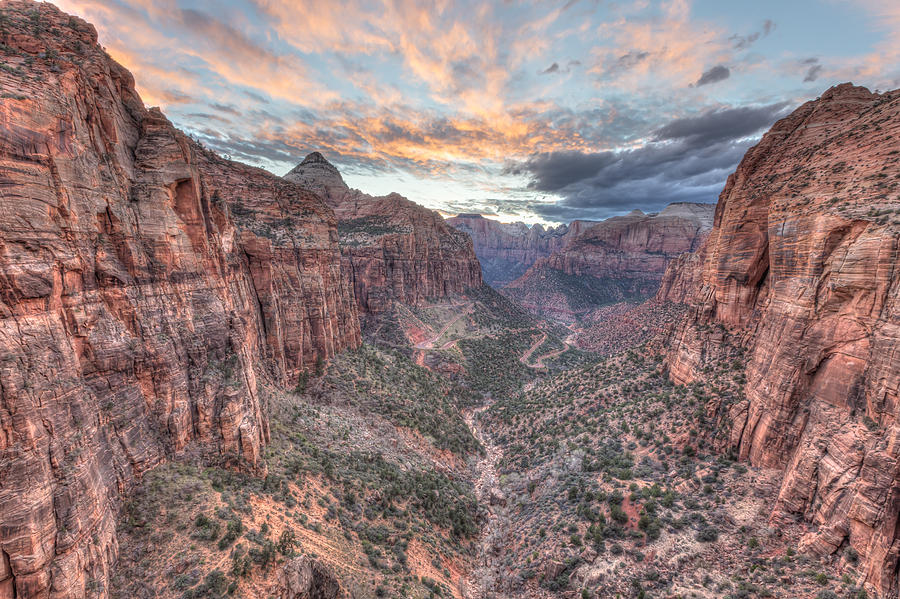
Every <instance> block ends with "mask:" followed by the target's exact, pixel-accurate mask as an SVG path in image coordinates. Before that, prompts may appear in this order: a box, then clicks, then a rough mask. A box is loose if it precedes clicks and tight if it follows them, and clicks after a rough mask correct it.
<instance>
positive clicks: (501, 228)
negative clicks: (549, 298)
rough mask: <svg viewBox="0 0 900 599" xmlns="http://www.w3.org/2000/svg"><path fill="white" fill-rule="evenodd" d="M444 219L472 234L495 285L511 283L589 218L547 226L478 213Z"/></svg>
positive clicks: (577, 230) (475, 246) (488, 280)
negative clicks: (516, 221) (505, 220)
mask: <svg viewBox="0 0 900 599" xmlns="http://www.w3.org/2000/svg"><path fill="white" fill-rule="evenodd" d="M447 222H448V223H449V224H450V225H451V226H453V227H455V228H456V229H459V230H460V231H462V232H463V233H467V234H468V235H469V236H470V237H471V238H472V244H473V246H474V248H475V254H476V255H477V256H478V261H479V262H481V266H482V269H483V270H484V276H485V280H486V281H487V282H488V283H490V284H491V285H494V286H495V287H502V286H504V285H506V284H508V283H511V282H512V281H514V280H515V279H517V278H518V277H520V276H521V275H523V274H524V273H525V271H526V270H528V268H529V267H531V265H532V264H534V263H535V262H536V261H538V260H539V259H541V258H546V257H547V256H549V255H550V254H552V253H553V252H555V251H557V250H559V249H561V248H562V247H563V246H564V245H565V244H566V242H567V241H568V240H569V239H571V238H572V237H574V236H576V235H577V234H578V233H580V232H581V231H583V230H584V229H585V228H587V227H588V226H590V225H591V224H593V223H591V222H589V221H575V222H573V223H572V224H570V225H559V226H558V227H547V228H546V229H545V228H544V227H543V226H542V225H540V224H536V225H534V226H531V227H529V226H528V225H526V224H525V223H501V222H500V221H497V220H494V219H491V218H486V217H484V216H482V215H480V214H460V215H457V216H454V217H451V218H448V219H447Z"/></svg>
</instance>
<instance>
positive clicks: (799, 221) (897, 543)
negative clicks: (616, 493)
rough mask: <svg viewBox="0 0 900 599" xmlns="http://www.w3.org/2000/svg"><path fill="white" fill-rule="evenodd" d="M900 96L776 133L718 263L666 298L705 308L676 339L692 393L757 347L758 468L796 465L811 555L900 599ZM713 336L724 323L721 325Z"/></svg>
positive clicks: (848, 100)
mask: <svg viewBox="0 0 900 599" xmlns="http://www.w3.org/2000/svg"><path fill="white" fill-rule="evenodd" d="M898 139H900V92H897V91H895V92H889V93H886V94H880V95H879V94H872V93H870V92H869V91H868V90H866V89H864V88H860V87H853V86H852V85H850V84H844V85H840V86H838V87H835V88H832V89H830V90H828V91H827V92H826V93H825V94H823V95H822V97H821V98H820V99H818V100H816V101H813V102H808V103H806V104H804V105H803V106H801V107H800V108H798V109H797V110H796V111H795V112H794V113H793V114H791V115H790V116H788V117H787V118H785V119H783V120H781V121H779V122H778V123H776V124H775V125H774V126H773V128H772V129H771V130H770V131H769V132H768V133H767V134H766V135H765V136H764V137H763V139H762V141H761V142H760V143H759V145H757V146H756V147H755V148H753V149H751V150H750V151H749V152H748V153H747V155H746V156H745V157H744V159H743V161H742V162H741V164H740V166H739V167H738V169H737V171H736V172H735V173H734V174H733V175H731V176H730V177H729V179H728V182H727V184H726V186H725V189H724V191H723V192H722V194H721V196H720V198H719V203H718V206H717V208H716V217H715V227H714V228H713V231H712V232H711V234H710V237H709V239H708V241H707V242H706V244H705V247H704V251H703V253H701V254H700V255H698V256H697V257H695V258H693V259H690V260H687V259H686V260H682V261H680V262H677V263H676V264H675V266H674V268H675V269H678V270H684V271H692V272H680V273H679V272H673V273H670V275H667V277H666V280H671V281H678V280H680V281H694V283H689V284H688V288H689V287H690V285H693V290H694V292H693V293H684V292H683V291H680V290H683V289H685V286H684V285H680V286H679V285H667V286H665V287H664V288H663V290H662V291H661V293H660V299H673V300H676V301H678V300H685V299H687V300H688V302H689V304H690V306H691V308H690V310H689V314H688V316H687V318H685V319H684V320H683V321H682V322H681V323H680V324H679V325H678V326H677V327H676V329H675V331H674V333H673V334H672V336H671V339H670V341H669V342H670V347H671V349H670V351H669V356H668V367H669V371H670V374H671V377H672V378H673V379H674V380H675V381H677V382H689V381H693V380H702V377H703V375H702V369H703V367H704V366H705V365H706V364H709V363H710V362H711V361H714V360H716V358H717V355H718V353H719V352H720V350H721V347H722V341H721V340H722V338H723V334H722V332H721V331H722V327H724V329H725V336H727V337H729V338H731V339H733V340H737V342H739V343H741V344H743V345H744V347H745V348H746V350H747V355H748V361H747V365H746V374H747V384H746V388H745V394H746V399H745V400H744V401H742V402H739V403H737V404H735V405H733V406H731V407H730V411H729V413H728V414H727V417H728V420H729V421H730V422H731V423H732V434H731V441H730V442H731V444H732V445H733V447H734V448H736V449H737V451H738V453H739V455H740V457H741V458H743V459H747V460H749V461H750V462H751V463H753V464H755V465H759V466H767V467H779V468H783V469H784V478H783V481H782V484H781V489H780V493H779V497H778V501H777V504H776V505H775V506H774V510H773V516H772V518H773V521H774V522H778V521H780V519H782V518H785V517H791V516H799V517H801V518H802V519H803V520H804V521H805V522H807V523H808V525H809V532H808V534H807V535H806V536H805V537H804V538H803V541H802V547H801V548H802V549H805V550H808V551H811V552H814V553H816V554H820V555H828V554H833V555H835V557H836V559H842V560H850V561H851V562H852V561H853V556H854V554H853V552H850V551H846V548H847V547H852V548H853V550H854V551H855V552H856V554H858V556H859V558H858V559H859V563H858V571H859V572H860V579H861V580H860V581H865V582H866V583H867V584H870V585H872V586H873V587H874V588H875V589H876V590H877V591H879V592H880V593H883V594H886V595H889V596H894V597H896V596H897V586H898V567H900V562H898V555H900V528H898V515H900V425H898V417H900V403H898V393H900V391H898V390H900V283H898V281H900V276H898V274H900V273H898V267H900V193H898V192H900V145H898V141H897V140H898ZM710 325H721V327H718V326H710Z"/></svg>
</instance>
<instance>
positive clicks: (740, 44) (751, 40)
mask: <svg viewBox="0 0 900 599" xmlns="http://www.w3.org/2000/svg"><path fill="white" fill-rule="evenodd" d="M775 27H776V25H775V21H773V20H771V19H766V20H765V21H763V24H762V29H760V30H759V31H754V32H753V33H751V34H750V35H737V34H735V35H732V36H731V37H730V38H728V39H729V40H730V41H731V42H732V43H733V44H734V49H735V50H746V49H747V48H749V47H750V46H752V45H753V44H755V43H756V42H757V41H758V40H760V39H762V38H764V37H767V36H768V35H769V34H770V33H772V32H773V31H775Z"/></svg>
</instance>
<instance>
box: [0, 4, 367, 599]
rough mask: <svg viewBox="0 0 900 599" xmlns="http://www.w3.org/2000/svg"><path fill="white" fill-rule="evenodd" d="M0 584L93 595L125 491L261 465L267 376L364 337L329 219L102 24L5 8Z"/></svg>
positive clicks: (288, 380)
mask: <svg viewBox="0 0 900 599" xmlns="http://www.w3.org/2000/svg"><path fill="white" fill-rule="evenodd" d="M2 10H3V27H2V29H0V41H2V46H0V53H2V55H3V61H4V69H3V70H2V71H0V90H2V98H0V198H2V199H0V205H2V208H3V209H2V211H0V481H2V482H0V597H28V598H41V597H44V598H47V597H59V598H62V597H66V598H69V597H84V596H87V595H91V596H96V595H99V596H104V595H105V594H106V590H105V581H106V580H107V575H108V572H109V568H110V564H112V563H113V562H114V560H115V558H116V553H117V546H116V538H115V524H116V515H117V513H118V510H119V507H120V504H121V498H122V497H123V495H124V494H125V493H127V491H128V489H129V488H130V487H131V485H132V483H133V482H134V481H135V480H136V479H138V478H140V477H141V475H142V473H144V472H146V471H147V470H148V469H150V468H153V467H154V466H156V465H157V464H159V463H160V462H162V461H164V460H167V459H170V458H172V457H175V456H184V455H194V454H196V455H198V456H205V457H206V458H207V459H211V460H215V461H217V462H222V461H224V462H226V463H231V464H234V465H240V466H242V467H245V468H248V469H250V470H256V471H259V470H261V469H262V468H263V462H262V460H261V452H262V448H263V446H264V444H265V443H266V441H267V438H268V428H267V426H268V425H267V419H266V415H265V406H263V405H261V402H260V399H259V396H258V394H257V380H258V379H259V377H267V378H269V379H271V380H272V381H274V382H276V383H280V384H285V385H290V384H292V383H293V382H294V380H295V379H296V377H297V375H298V373H299V372H300V371H302V370H304V369H307V368H309V367H310V365H312V364H314V363H315V362H316V361H317V360H319V359H324V358H327V357H329V356H331V355H333V354H334V353H335V352H336V351H340V350H341V349H342V348H345V347H352V346H355V345H357V344H358V343H359V340H360V339H359V324H358V320H357V316H356V311H355V306H354V301H353V293H352V288H351V287H350V285H349V284H348V282H347V281H346V278H345V277H344V275H343V274H342V271H341V264H340V260H341V256H340V249H339V247H338V231H337V223H336V220H335V218H334V215H333V213H332V211H331V210H330V209H329V208H328V207H327V206H326V205H325V204H324V203H323V202H322V201H321V200H320V199H319V198H318V197H317V196H315V195H313V194H311V193H309V192H307V191H305V190H303V189H301V188H299V187H298V186H296V185H293V184H291V183H288V182H286V181H284V180H282V179H280V178H278V177H275V176H273V175H270V174H268V173H266V172H264V171H261V170H258V169H253V168H249V167H246V166H242V165H239V164H236V163H233V162H229V161H225V160H222V159H221V158H218V157H217V156H215V155H213V154H211V153H208V152H206V151H204V150H203V149H202V148H201V147H200V146H199V145H198V144H196V143H195V142H193V141H191V140H190V139H189V138H188V137H186V136H185V135H183V134H182V133H180V132H178V131H177V130H175V129H174V128H173V127H172V126H171V124H170V123H169V122H168V121H167V120H166V119H165V117H163V115H162V114H161V113H160V112H159V111H157V110H149V111H148V110H147V109H145V108H144V105H143V103H142V101H141V99H140V98H139V97H138V95H137V93H136V92H135V89H134V81H133V79H132V77H131V75H130V74H129V73H128V72H127V71H126V70H125V69H124V68H122V67H121V66H119V65H118V64H116V63H115V62H114V61H113V60H111V59H110V58H109V57H108V56H107V55H106V54H105V52H104V51H103V50H102V49H101V48H100V47H99V46H98V45H97V34H96V32H95V30H94V28H93V27H92V26H90V25H88V24H87V23H85V22H83V21H81V20H80V19H77V18H74V17H69V16H67V15H65V14H63V13H61V12H60V11H58V10H57V9H56V8H54V7H53V6H52V5H49V4H43V3H40V4H39V3H32V2H18V1H10V2H3V3H2Z"/></svg>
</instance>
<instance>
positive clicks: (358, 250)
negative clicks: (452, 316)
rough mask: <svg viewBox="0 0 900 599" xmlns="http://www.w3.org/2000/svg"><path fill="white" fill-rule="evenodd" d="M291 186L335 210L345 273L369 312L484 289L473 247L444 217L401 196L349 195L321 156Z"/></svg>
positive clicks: (291, 176) (293, 176)
mask: <svg viewBox="0 0 900 599" xmlns="http://www.w3.org/2000/svg"><path fill="white" fill-rule="evenodd" d="M285 179H287V180H288V181H292V182H295V183H297V184H298V185H301V186H303V187H304V188H306V189H309V190H311V191H314V192H316V193H318V194H320V195H321V196H322V197H324V198H325V199H326V201H327V202H328V204H329V205H330V206H332V207H333V208H334V212H335V215H336V216H337V218H338V221H339V222H338V230H339V231H340V242H341V251H342V252H343V257H344V264H345V268H346V270H347V271H349V273H350V275H351V277H352V279H353V288H354V292H355V294H356V299H357V302H358V304H359V307H360V309H361V310H362V311H363V312H366V313H378V312H384V311H386V310H388V309H390V307H391V304H392V302H394V301H399V302H401V303H404V304H410V305H415V304H420V303H422V302H423V301H425V299H426V298H430V297H433V298H441V297H445V296H448V295H451V294H455V293H463V292H465V291H466V290H467V289H470V288H472V287H479V286H481V285H482V279H481V266H480V264H479V263H478V258H477V257H476V256H475V252H474V250H473V248H472V240H471V239H469V237H468V235H466V234H464V233H461V232H459V231H457V230H456V229H454V228H453V227H451V226H449V225H448V224H447V223H446V222H445V221H444V219H443V218H442V217H441V216H440V215H439V214H438V213H437V212H434V211H433V210H428V209H427V208H424V207H422V206H419V205H418V204H415V203H414V202H411V201H409V200H407V199H406V198H404V197H402V196H400V195H398V194H396V193H392V194H390V195H387V196H381V197H373V196H370V195H367V194H365V193H362V192H360V191H358V190H355V189H350V188H349V187H347V185H346V184H345V183H344V180H343V178H342V177H341V175H340V173H339V172H338V170H337V169H336V168H335V167H334V166H333V165H332V164H331V163H329V162H328V161H327V160H326V159H325V158H324V157H323V156H322V155H321V154H319V153H318V152H313V153H312V154H310V155H309V156H307V157H306V158H305V159H304V160H303V162H301V163H300V164H299V165H297V167H296V168H294V169H293V170H292V171H291V172H289V173H288V174H287V175H285Z"/></svg>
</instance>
